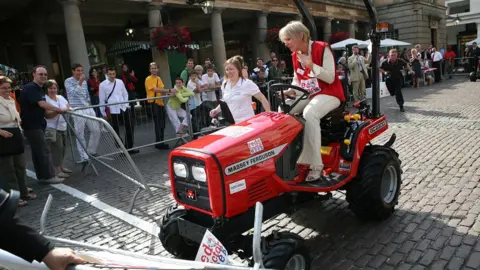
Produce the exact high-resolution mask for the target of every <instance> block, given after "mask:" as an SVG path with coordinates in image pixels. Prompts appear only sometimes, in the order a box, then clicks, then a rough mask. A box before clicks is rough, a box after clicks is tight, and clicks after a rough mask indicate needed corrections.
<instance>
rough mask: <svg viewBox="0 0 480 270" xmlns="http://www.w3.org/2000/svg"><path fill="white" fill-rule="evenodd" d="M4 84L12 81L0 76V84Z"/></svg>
mask: <svg viewBox="0 0 480 270" xmlns="http://www.w3.org/2000/svg"><path fill="white" fill-rule="evenodd" d="M4 83H10V84H11V83H12V80H10V78H8V77H7V76H0V84H4Z"/></svg>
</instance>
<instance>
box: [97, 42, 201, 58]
mask: <svg viewBox="0 0 480 270" xmlns="http://www.w3.org/2000/svg"><path fill="white" fill-rule="evenodd" d="M187 47H188V48H189V49H191V50H199V49H200V46H199V45H198V44H190V45H188V46H187ZM151 48H152V44H151V43H150V42H148V41H118V42H115V43H114V44H113V45H112V46H111V47H110V48H108V49H107V51H106V52H105V54H106V55H108V56H114V55H121V54H126V53H131V52H136V51H140V50H150V49H151Z"/></svg>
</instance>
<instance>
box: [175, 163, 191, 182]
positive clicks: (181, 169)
mask: <svg viewBox="0 0 480 270" xmlns="http://www.w3.org/2000/svg"><path fill="white" fill-rule="evenodd" d="M173 172H174V173H175V175H176V176H178V177H182V178H187V176H188V170H187V165H186V164H185V163H178V162H175V163H173Z"/></svg>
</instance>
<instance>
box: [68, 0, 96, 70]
mask: <svg viewBox="0 0 480 270" xmlns="http://www.w3.org/2000/svg"><path fill="white" fill-rule="evenodd" d="M61 3H62V5H63V14H64V18H65V31H66V33H67V41H68V51H69V53H70V63H72V64H73V63H79V64H81V65H82V66H83V71H84V73H85V75H86V76H87V77H88V71H89V69H90V61H89V59H88V51H87V44H86V42H85V34H84V33H83V25H82V17H81V16H80V9H79V8H78V6H79V5H80V1H79V0H61Z"/></svg>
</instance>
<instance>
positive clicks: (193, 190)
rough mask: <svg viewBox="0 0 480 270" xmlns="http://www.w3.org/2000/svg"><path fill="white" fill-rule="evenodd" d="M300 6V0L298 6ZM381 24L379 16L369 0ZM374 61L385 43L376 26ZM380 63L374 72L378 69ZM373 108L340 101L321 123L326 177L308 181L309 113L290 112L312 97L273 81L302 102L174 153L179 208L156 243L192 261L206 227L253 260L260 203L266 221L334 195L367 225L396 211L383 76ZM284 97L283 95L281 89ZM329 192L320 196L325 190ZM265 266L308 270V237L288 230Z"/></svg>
mask: <svg viewBox="0 0 480 270" xmlns="http://www.w3.org/2000/svg"><path fill="white" fill-rule="evenodd" d="M296 2H297V3H298V2H299V1H296ZM365 3H366V5H367V8H368V10H369V12H370V14H371V18H372V24H373V25H375V23H376V16H375V10H374V9H373V8H372V5H371V3H370V0H365ZM370 36H371V40H372V44H373V51H372V59H377V57H376V56H377V54H378V47H379V45H380V40H379V39H378V36H377V34H376V31H375V30H372V33H371V35H370ZM377 67H378V63H377V61H373V67H372V69H373V70H377V69H378V68H377ZM373 73H374V75H373V81H374V82H376V83H374V85H373V106H372V110H371V109H370V105H368V104H367V102H366V101H362V102H359V103H357V104H355V107H356V110H357V111H356V113H355V114H351V113H350V112H348V111H346V110H345V104H342V105H341V106H340V107H339V108H337V109H336V110H334V111H332V112H330V113H329V114H328V115H326V116H325V117H324V118H323V119H322V120H321V127H322V148H321V149H318V151H321V153H322V159H323V162H324V165H325V170H324V176H325V177H326V178H327V180H328V181H323V182H322V181H317V182H312V183H307V182H304V180H305V177H306V175H307V170H306V169H305V168H301V167H299V166H297V163H296V162H297V159H298V157H299V155H300V153H301V151H302V146H303V142H302V140H303V127H304V123H305V120H304V119H303V117H302V115H292V114H289V111H290V110H291V109H292V108H293V107H295V106H296V105H297V104H298V101H299V100H301V99H305V98H308V95H309V93H308V92H307V91H305V90H304V89H302V88H300V87H296V86H291V85H285V84H276V85H273V86H272V87H271V88H270V89H271V90H272V91H282V90H286V89H288V88H294V89H295V90H298V91H301V92H302V93H303V96H302V97H301V98H299V99H298V100H297V101H296V102H294V103H293V104H291V105H287V104H286V102H285V99H284V97H283V95H281V96H282V105H281V106H282V109H283V110H282V111H283V113H280V112H263V113H260V114H258V115H256V116H254V117H252V118H250V119H248V120H246V121H244V122H241V123H238V124H236V125H232V126H228V127H226V128H224V129H221V130H219V131H217V132H215V133H212V134H209V135H207V136H205V137H202V138H199V139H197V140H195V141H192V142H190V143H187V144H185V145H183V146H181V147H179V148H176V149H174V150H173V151H172V152H171V153H170V156H169V171H170V178H171V179H170V181H171V187H172V193H173V197H174V199H175V200H176V202H177V204H176V205H175V206H173V207H171V208H170V209H168V210H167V211H166V213H165V214H164V216H163V218H162V219H161V221H160V234H159V238H160V240H161V243H162V244H163V246H164V248H165V249H166V250H167V251H168V252H170V253H171V254H173V255H175V256H177V257H180V258H184V259H194V258H195V255H196V253H197V250H198V248H199V244H200V243H201V241H202V238H203V235H204V233H205V231H206V230H207V229H208V230H210V231H211V232H212V233H213V234H214V235H215V236H216V237H217V238H218V239H219V240H220V241H221V242H222V243H223V244H224V245H225V247H226V248H227V249H228V250H229V251H230V252H236V253H238V254H239V256H240V257H241V258H249V257H250V256H251V255H252V253H251V248H250V244H251V237H250V236H249V234H248V233H246V232H248V231H249V230H250V229H251V228H252V227H253V220H254V211H255V203H256V202H262V203H263V205H264V214H263V218H264V220H266V219H269V218H272V217H275V216H276V215H278V214H280V213H285V212H289V210H291V209H292V207H294V206H295V207H297V208H298V207H301V204H302V203H304V202H307V201H311V200H314V199H319V198H320V199H328V198H329V197H331V195H330V194H331V192H333V191H337V190H343V191H346V200H347V201H348V203H349V208H350V209H351V210H352V211H353V213H355V214H356V215H357V216H358V217H360V218H363V219H374V220H383V219H386V218H388V217H390V216H391V215H392V213H393V212H394V209H395V206H396V204H397V202H398V196H399V194H400V185H401V182H402V179H401V173H402V171H401V168H400V165H401V162H400V160H399V157H398V154H397V152H395V150H393V149H392V148H391V146H392V144H393V143H394V141H395V135H392V136H391V138H390V140H389V141H388V142H387V143H386V144H384V145H374V144H372V140H373V139H374V138H376V137H378V136H379V135H381V134H382V133H383V132H385V131H386V130H387V129H388V123H387V119H386V117H385V116H382V115H381V114H380V113H379V94H378V89H379V87H378V74H375V73H376V72H373ZM282 93H283V91H282ZM321 193H323V194H325V195H319V194H321ZM263 263H264V266H265V268H273V269H309V268H310V259H309V253H308V250H307V248H306V247H305V244H304V242H303V240H302V239H301V238H300V237H298V236H296V235H295V234H292V233H288V232H280V233H274V234H272V235H270V236H268V237H266V238H265V239H264V245H263Z"/></svg>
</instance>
